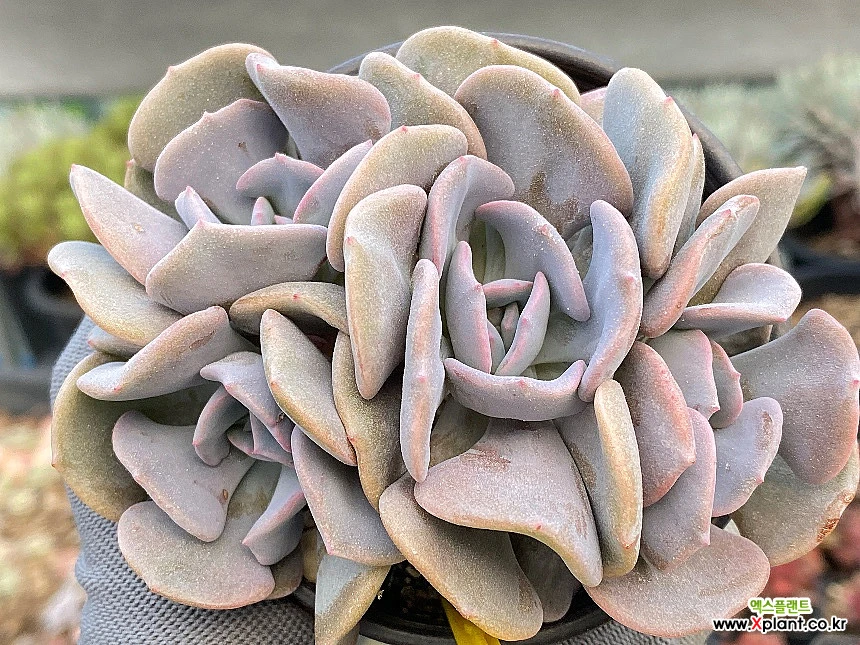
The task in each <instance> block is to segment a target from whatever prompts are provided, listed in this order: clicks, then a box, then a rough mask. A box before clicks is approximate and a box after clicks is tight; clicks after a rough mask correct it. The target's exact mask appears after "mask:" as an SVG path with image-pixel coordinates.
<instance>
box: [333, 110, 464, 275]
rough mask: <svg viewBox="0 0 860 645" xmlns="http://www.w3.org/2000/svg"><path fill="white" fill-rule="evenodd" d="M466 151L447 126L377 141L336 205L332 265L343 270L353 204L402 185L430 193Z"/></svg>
mask: <svg viewBox="0 0 860 645" xmlns="http://www.w3.org/2000/svg"><path fill="white" fill-rule="evenodd" d="M466 147H467V143H466V136H465V135H464V134H463V133H462V132H460V131H459V130H458V129H456V128H452V127H451V126H448V125H414V126H410V127H407V126H401V127H399V128H397V129H396V130H394V131H393V132H389V133H388V134H387V135H385V136H384V137H383V138H382V139H380V140H379V141H378V142H377V143H376V144H375V145H374V146H373V148H371V149H370V152H368V153H367V155H365V157H364V158H363V159H362V160H361V161H360V162H359V164H358V167H357V168H356V169H355V171H353V173H352V175H350V177H349V179H348V180H347V182H346V185H345V186H344V187H343V190H342V191H341V193H340V196H339V197H338V198H337V201H336V202H335V205H334V210H333V211H332V216H331V220H330V221H329V225H328V238H327V240H326V253H327V256H328V260H329V262H331V265H332V266H333V267H334V268H335V269H337V270H338V271H343V270H344V254H345V250H344V230H345V228H346V221H347V216H348V215H349V214H350V213H351V211H352V209H353V208H354V207H355V206H356V204H358V203H359V202H360V201H361V200H362V199H364V198H365V197H367V196H368V195H372V194H373V193H375V192H379V191H382V190H384V189H386V188H391V187H393V186H398V185H401V184H412V185H415V186H421V187H422V188H424V190H425V191H426V190H430V186H432V185H433V182H434V181H435V180H436V177H437V176H438V175H439V173H440V172H442V170H443V169H444V168H445V166H447V165H448V164H449V163H451V162H452V161H453V160H454V159H456V158H457V157H459V156H461V155H464V154H465V153H466ZM387 224H389V223H387V222H384V221H383V222H380V225H387Z"/></svg>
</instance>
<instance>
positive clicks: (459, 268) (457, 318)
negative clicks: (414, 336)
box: [445, 242, 493, 372]
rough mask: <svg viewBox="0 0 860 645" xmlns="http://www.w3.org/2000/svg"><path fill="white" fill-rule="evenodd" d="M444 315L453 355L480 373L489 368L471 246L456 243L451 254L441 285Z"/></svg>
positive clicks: (482, 303)
mask: <svg viewBox="0 0 860 645" xmlns="http://www.w3.org/2000/svg"><path fill="white" fill-rule="evenodd" d="M445 315H446V322H447V323H448V335H449V337H450V339H451V346H452V347H453V349H454V356H455V357H456V358H457V360H459V361H460V362H462V363H465V364H466V365H468V366H469V367H474V368H475V369H477V370H480V371H482V372H489V371H490V369H491V368H492V363H493V357H492V354H491V353H490V339H489V337H488V336H487V303H486V301H485V299H484V289H483V287H482V286H481V283H480V282H478V280H477V279H476V278H475V274H474V273H473V272H472V249H471V247H470V246H469V243H468V242H460V243H459V244H457V248H456V250H455V251H454V255H453V256H452V257H451V264H450V266H449V268H448V276H447V283H446V285H445Z"/></svg>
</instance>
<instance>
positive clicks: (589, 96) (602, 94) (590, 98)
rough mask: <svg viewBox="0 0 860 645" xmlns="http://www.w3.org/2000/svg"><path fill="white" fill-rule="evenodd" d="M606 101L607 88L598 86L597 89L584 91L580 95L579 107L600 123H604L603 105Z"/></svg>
mask: <svg viewBox="0 0 860 645" xmlns="http://www.w3.org/2000/svg"><path fill="white" fill-rule="evenodd" d="M605 101H606V88H605V87H598V88H597V89H596V90H591V91H589V92H583V93H582V94H581V95H580V97H579V107H581V108H582V111H583V112H585V113H586V114H587V115H588V116H590V117H591V118H592V119H594V120H595V122H597V124H598V125H600V124H602V123H603V105H604V102H605Z"/></svg>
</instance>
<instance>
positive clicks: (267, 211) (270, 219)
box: [250, 197, 288, 226]
mask: <svg viewBox="0 0 860 645" xmlns="http://www.w3.org/2000/svg"><path fill="white" fill-rule="evenodd" d="M276 217H278V216H277V215H276V214H275V209H274V208H273V207H272V204H271V202H270V201H269V200H268V199H266V198H265V197H258V198H257V201H255V202H254V209H253V210H252V211H251V222H250V223H251V226H268V225H271V224H281V223H285V222H276V221H275V218H276ZM285 219H288V218H285Z"/></svg>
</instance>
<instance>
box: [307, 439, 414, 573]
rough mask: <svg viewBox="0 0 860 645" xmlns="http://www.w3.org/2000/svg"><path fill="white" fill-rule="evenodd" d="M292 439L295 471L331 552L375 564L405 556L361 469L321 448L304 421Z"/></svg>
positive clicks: (356, 560)
mask: <svg viewBox="0 0 860 645" xmlns="http://www.w3.org/2000/svg"><path fill="white" fill-rule="evenodd" d="M292 444H293V457H294V459H295V464H296V473H298V476H299V481H300V482H301V484H302V490H303V491H304V492H305V498H306V499H307V502H308V508H310V510H311V514H312V515H313V518H314V523H315V524H316V527H317V529H319V532H320V534H321V535H322V537H323V540H324V541H325V546H326V550H327V551H328V553H329V554H331V555H336V556H338V557H342V558H348V559H350V560H353V561H355V562H360V563H362V564H366V565H368V566H374V567H382V566H386V565H391V564H396V563H398V562H401V561H402V560H403V556H402V555H400V552H399V551H398V550H397V547H396V546H394V543H393V542H392V541H391V538H389V537H388V533H386V532H385V527H384V526H382V520H380V519H379V514H378V513H377V512H376V510H375V509H374V508H373V506H371V505H370V502H369V501H367V498H366V497H365V496H364V491H362V489H361V483H360V482H359V480H358V471H357V470H356V469H355V468H352V467H350V466H347V465H345V464H343V463H341V462H339V461H337V460H336V459H334V458H333V457H332V456H331V455H329V454H328V453H327V452H325V451H324V450H322V449H321V448H320V447H319V446H317V445H316V444H315V443H314V442H313V441H311V440H310V439H309V438H308V436H307V435H306V434H305V433H304V432H303V430H302V428H301V427H300V426H297V427H296V429H295V430H294V431H293V440H292Z"/></svg>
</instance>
